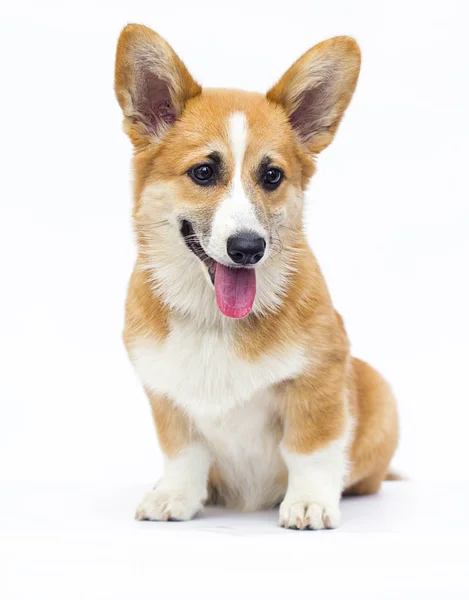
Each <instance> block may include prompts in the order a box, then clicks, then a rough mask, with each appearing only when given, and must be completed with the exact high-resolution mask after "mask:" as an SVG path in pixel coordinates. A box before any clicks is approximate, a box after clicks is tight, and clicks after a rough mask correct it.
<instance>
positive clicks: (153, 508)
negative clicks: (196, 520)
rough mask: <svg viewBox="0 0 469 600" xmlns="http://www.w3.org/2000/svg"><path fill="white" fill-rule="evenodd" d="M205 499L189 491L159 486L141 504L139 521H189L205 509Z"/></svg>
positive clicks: (137, 515) (138, 513)
mask: <svg viewBox="0 0 469 600" xmlns="http://www.w3.org/2000/svg"><path fill="white" fill-rule="evenodd" d="M203 500H204V498H203V497H202V496H201V495H200V494H198V493H195V492H194V491H191V490H187V489H170V488H165V487H164V486H160V485H158V486H157V487H156V488H155V489H154V490H152V491H151V492H149V493H148V494H147V495H146V496H145V497H144V498H143V500H142V502H141V503H140V504H139V506H138V508H137V512H136V513H135V518H136V519H137V521H189V520H190V519H192V517H194V516H195V515H196V514H197V513H198V512H200V511H201V510H202V508H203Z"/></svg>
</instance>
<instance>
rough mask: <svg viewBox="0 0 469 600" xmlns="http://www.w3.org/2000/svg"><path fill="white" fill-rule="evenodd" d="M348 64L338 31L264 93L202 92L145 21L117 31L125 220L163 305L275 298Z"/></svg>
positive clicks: (227, 306)
mask: <svg viewBox="0 0 469 600" xmlns="http://www.w3.org/2000/svg"><path fill="white" fill-rule="evenodd" d="M359 67H360V52H359V49H358V46H357V44H356V43H355V41H354V40H352V39H351V38H347V37H338V38H333V39H331V40H328V41H326V42H323V43H321V44H318V45H317V46H314V47H313V48H311V49H310V50H309V51H308V52H306V53H305V54H304V55H303V56H302V57H301V58H300V59H299V60H297V61H296V62H295V63H294V64H293V65H292V67H291V68H290V69H289V70H288V71H287V72H286V73H285V74H284V75H283V77H282V78H281V79H280V81H279V82H278V83H277V84H276V85H275V86H274V87H273V88H272V89H271V90H270V91H269V92H268V93H267V94H266V95H262V94H257V93H249V92H241V91H234V90H218V89H202V88H201V87H200V86H199V85H198V84H197V83H196V82H195V81H194V79H193V78H192V77H191V75H190V74H189V72H188V71H187V69H186V67H185V66H184V64H183V63H182V61H181V60H180V59H179V57H178V56H177V55H176V54H175V52H174V51H173V50H172V48H171V47H170V46H169V45H168V44H167V43H166V42H165V40H163V39H162V38H161V37H160V36H158V35H157V34H156V33H154V32H153V31H152V30H150V29H148V28H146V27H143V26H140V25H129V26H127V27H126V28H125V29H124V30H123V32H122V34H121V36H120V39H119V43H118V48H117V58H116V78H115V90H116V95H117V99H118V101H119V104H120V106H121V108H122V110H123V113H124V129H125V131H126V132H127V134H128V135H129V137H130V139H131V140H132V143H133V144H134V147H135V158H134V169H135V208H134V219H135V227H136V231H137V236H138V241H139V250H140V255H141V259H142V263H145V265H146V267H147V268H148V269H149V270H150V271H151V273H152V277H153V279H154V281H155V284H156V286H157V287H158V290H159V291H160V292H161V293H162V294H163V297H164V299H165V301H166V302H167V303H168V304H169V305H172V306H176V307H178V308H180V309H181V308H182V309H183V310H186V311H189V310H193V309H196V310H198V311H200V310H205V309H204V308H203V307H204V306H213V305H214V298H216V302H217V304H218V307H219V309H220V311H221V312H222V313H223V314H224V315H226V316H228V317H234V318H242V317H245V316H246V315H247V314H249V312H250V311H251V309H252V308H253V306H254V310H255V311H256V310H257V311H258V312H265V311H268V310H274V309H275V308H276V307H277V306H278V305H279V303H280V302H281V297H282V293H284V291H285V287H286V286H287V283H288V273H289V272H291V269H293V268H294V260H295V251H294V250H295V247H296V245H298V243H299V241H300V240H301V239H302V204H303V200H302V199H303V191H304V189H305V187H306V185H307V182H308V180H309V178H310V177H311V175H312V174H313V172H314V158H315V156H316V155H317V154H318V153H319V152H320V151H321V150H322V149H324V148H325V147H326V146H327V145H328V144H329V143H330V142H331V140H332V138H333V137H334V134H335V131H336V129H337V127H338V125H339V122H340V120H341V118H342V115H343V112H344V110H345V109H346V107H347V105H348V103H349V101H350V98H351V96H352V94H353V91H354V89H355V85H356V81H357V77H358V72H359ZM256 289H257V297H256ZM214 292H215V293H214Z"/></svg>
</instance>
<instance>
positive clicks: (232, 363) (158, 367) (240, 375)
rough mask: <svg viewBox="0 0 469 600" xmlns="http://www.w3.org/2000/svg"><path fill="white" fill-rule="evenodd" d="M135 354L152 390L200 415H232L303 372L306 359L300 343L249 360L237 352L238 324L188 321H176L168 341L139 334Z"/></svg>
mask: <svg viewBox="0 0 469 600" xmlns="http://www.w3.org/2000/svg"><path fill="white" fill-rule="evenodd" d="M130 356H131V360H132V363H133V365H134V367H135V369H136V371H137V373H138V375H139V377H140V379H141V380H142V383H143V384H144V385H145V386H146V387H147V388H148V389H149V390H151V391H153V392H154V393H156V394H165V395H166V396H168V397H169V398H170V399H171V400H172V401H173V402H175V403H176V404H178V405H179V406H181V407H182V408H183V409H184V410H185V411H186V412H187V414H189V415H191V416H192V417H193V418H195V419H206V418H209V419H213V418H219V417H222V416H223V415H226V414H227V413H229V412H230V411H231V410H233V409H234V408H236V407H239V406H241V405H243V404H246V403H247V402H249V401H250V400H251V399H252V398H253V397H254V395H255V394H257V393H259V392H262V391H264V390H267V389H269V388H270V387H271V386H273V385H275V384H277V383H279V382H281V381H284V380H285V379H288V378H289V377H293V376H295V375H297V374H299V373H300V372H301V370H302V369H303V367H304V363H305V358H304V354H303V351H302V349H301V348H299V347H296V348H295V347H292V348H291V349H289V350H288V351H286V350H282V351H279V352H276V353H273V354H269V355H263V356H262V357H261V358H260V359H259V360H257V361H255V362H249V361H247V360H244V359H243V358H240V357H239V356H238V355H237V354H236V352H235V348H234V339H233V332H232V330H229V329H226V330H223V329H217V328H210V329H209V328H207V329H205V328H201V327H200V326H197V325H193V324H192V323H188V322H184V323H173V327H172V330H171V332H170V334H169V336H168V337H167V338H166V339H165V340H164V342H156V341H154V340H151V339H146V338H140V339H138V340H136V341H135V342H134V343H133V344H132V347H131V349H130Z"/></svg>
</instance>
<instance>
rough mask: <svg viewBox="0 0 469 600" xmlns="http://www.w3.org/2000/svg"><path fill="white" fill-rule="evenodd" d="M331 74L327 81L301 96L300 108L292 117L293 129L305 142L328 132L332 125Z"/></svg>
mask: <svg viewBox="0 0 469 600" xmlns="http://www.w3.org/2000/svg"><path fill="white" fill-rule="evenodd" d="M332 78H333V75H332V74H331V75H330V76H329V77H328V78H327V79H325V80H324V81H322V82H321V83H319V84H318V85H316V86H315V87H313V88H310V89H306V90H305V91H304V92H303V93H302V94H301V97H300V98H301V99H300V102H299V104H298V106H297V107H296V108H295V110H294V111H293V112H292V113H291V115H290V122H291V124H292V127H293V128H294V129H295V130H296V131H297V132H298V135H299V136H300V138H301V139H302V140H304V141H310V140H311V139H312V138H313V137H314V136H315V135H316V134H317V133H320V132H321V131H326V130H327V129H328V128H329V127H330V125H331V123H330V120H329V119H328V116H329V114H330V112H331V110H332V108H333V105H334V100H333V95H332V93H331V92H332V87H333V81H332Z"/></svg>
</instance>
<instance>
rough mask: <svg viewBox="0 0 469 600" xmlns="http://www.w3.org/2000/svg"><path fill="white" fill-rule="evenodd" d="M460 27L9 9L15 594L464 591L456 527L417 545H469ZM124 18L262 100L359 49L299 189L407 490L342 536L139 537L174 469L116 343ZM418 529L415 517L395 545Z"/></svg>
mask: <svg viewBox="0 0 469 600" xmlns="http://www.w3.org/2000/svg"><path fill="white" fill-rule="evenodd" d="M467 17H468V15H467V14H465V3H464V2H463V1H462V0H461V2H454V1H446V2H444V3H436V2H432V1H430V0H429V1H426V2H423V1H421V2H420V1H410V0H407V1H405V2H401V1H393V2H377V1H376V0H374V1H372V0H369V1H365V0H362V1H357V0H354V1H353V2H346V1H345V0H344V1H343V2H332V1H331V0H321V1H319V0H316V1H315V0H309V1H304V2H302V1H300V0H289V1H288V2H275V1H273V0H270V1H262V2H260V1H259V2H255V1H254V0H251V1H250V2H240V1H237V2H234V1H233V2H225V1H222V0H218V1H217V2H206V1H202V0H200V1H197V2H195V1H193V2H189V1H187V2H183V1H181V0H174V1H172V2H169V1H165V2H158V1H157V0H154V1H152V2H144V1H143V0H134V1H132V2H131V1H130V0H127V1H125V0H121V1H114V2H104V1H101V2H100V1H97V0H94V1H90V0H82V1H81V2H59V1H56V2H52V1H50V0H49V1H47V0H44V1H41V2H33V1H31V2H19V1H18V0H16V1H10V0H1V4H0V65H1V70H0V77H1V79H0V81H1V85H0V109H1V111H0V114H1V129H0V153H1V157H0V158H1V162H0V165H1V174H0V203H1V204H0V265H1V271H0V275H1V279H0V282H1V293H0V344H1V345H0V486H1V490H0V492H1V493H0V517H3V520H0V527H1V526H2V525H3V527H5V531H4V535H5V537H4V538H3V539H4V542H5V544H4V546H1V544H0V549H1V551H2V552H1V553H0V558H3V559H6V560H5V562H4V563H3V564H4V566H5V565H6V566H5V568H6V569H7V570H8V576H7V577H6V578H4V579H3V582H4V583H3V585H4V586H6V587H5V590H4V591H5V593H6V596H5V595H4V596H3V597H7V598H8V599H9V598H10V597H11V598H23V597H24V598H29V597H33V595H31V594H32V592H30V591H29V587H28V586H29V585H31V586H34V588H33V589H34V597H35V598H42V597H43V596H42V595H41V594H42V593H43V594H44V597H47V598H52V597H54V598H55V596H54V594H55V593H56V594H57V597H58V598H59V597H61V598H63V597H67V598H74V597H75V596H74V595H73V594H76V597H77V598H79V597H80V598H83V597H86V598H108V597H109V598H112V599H113V600H114V599H115V598H121V597H122V598H132V599H133V598H137V597H138V598H143V597H153V595H155V596H157V597H158V594H160V595H162V596H161V597H165V596H164V594H165V593H167V592H168V590H169V592H168V593H169V595H168V596H167V597H168V598H171V597H179V595H178V594H181V597H187V596H188V594H189V591H191V592H193V593H194V594H196V593H197V594H198V593H200V594H201V595H202V594H204V596H205V597H206V596H207V594H208V592H207V588H206V587H204V588H202V587H201V585H202V584H201V578H203V577H207V578H209V579H210V580H211V582H212V583H211V584H210V585H212V591H214V590H215V591H216V594H217V595H221V596H223V595H225V596H226V597H234V595H233V596H231V595H230V594H235V591H236V589H237V588H236V586H235V585H234V584H231V583H230V584H228V578H231V580H232V581H234V580H233V573H234V574H235V575H234V577H235V578H236V577H238V581H239V577H244V578H245V579H244V582H245V583H244V584H243V585H244V593H245V594H247V597H248V598H249V597H250V596H249V590H255V589H256V590H257V589H258V590H259V593H262V594H264V593H267V591H266V590H270V588H269V587H268V586H269V585H271V587H272V589H271V591H270V592H269V593H270V595H271V597H272V596H275V597H277V595H278V597H283V596H284V595H285V594H287V593H288V594H289V593H292V592H293V591H294V590H302V589H303V588H302V587H301V586H302V585H303V586H307V587H306V588H304V589H310V590H311V593H312V592H313V590H314V589H316V590H318V589H319V588H318V586H319V585H322V584H324V585H327V587H325V588H324V589H323V590H322V592H321V595H320V597H321V599H322V598H327V597H329V596H328V595H327V594H330V597H336V596H335V595H334V594H335V593H336V592H337V594H339V593H340V591H341V590H342V587H341V586H347V585H348V583H349V582H355V583H356V585H355V583H354V585H355V587H353V586H352V587H351V588H350V589H349V588H347V587H344V588H343V589H348V592H347V593H348V595H349V596H350V595H351V596H352V597H355V596H354V593H356V594H358V593H360V594H361V597H363V595H364V594H365V595H366V593H367V592H370V594H372V593H373V595H372V597H380V598H385V597H386V598H387V597H389V598H392V597H395V595H394V594H395V593H398V592H399V594H400V595H401V594H402V593H403V589H408V590H409V597H410V598H415V597H416V596H415V593H417V592H418V591H420V592H421V591H422V590H423V589H425V590H426V593H427V597H430V594H432V593H435V594H436V596H435V597H438V593H439V592H438V590H440V589H441V590H443V589H446V591H448V590H452V594H453V595H452V598H459V597H463V591H466V592H467V590H468V586H469V583H468V581H467V578H464V579H463V578H462V575H461V570H460V569H459V562H458V560H459V558H458V557H460V551H462V550H463V549H464V550H466V549H467V542H466V541H465V540H466V539H467V538H462V537H453V533H451V532H452V531H453V530H451V531H450V532H449V533H448V536H449V537H448V538H441V539H439V541H438V543H436V542H435V540H434V542H433V543H434V544H435V547H433V546H431V545H429V542H428V539H427V538H426V537H425V536H426V535H427V534H429V532H432V531H433V534H432V535H437V532H438V531H439V530H440V534H439V535H444V530H445V527H447V526H448V523H452V524H453V525H454V527H455V530H454V531H457V530H458V529H460V530H462V531H464V530H466V531H467V529H468V520H467V516H466V514H465V513H466V511H467V500H469V498H468V497H467V490H468V486H469V469H468V468H467V459H468V456H469V436H468V435H467V422H468V418H469V407H468V402H469V392H468V384H467V380H468V376H467V373H468V359H469V342H468V340H469V320H468V317H467V307H468V304H469V292H468V272H469V261H468V259H469V242H468V226H469V202H468V200H469V194H468V191H469V190H468V183H467V179H468V177H467V161H468V141H469V118H468V105H469V79H468V72H469V69H468V57H469V51H468V42H467ZM128 22H140V23H144V24H146V25H148V26H150V27H152V28H154V29H155V30H157V31H158V32H159V33H160V34H161V35H163V36H164V37H166V38H167V39H168V40H169V42H170V43H171V45H173V47H174V48H175V49H176V51H177V52H178V53H179V54H180V56H181V57H182V59H183V60H184V61H185V62H186V64H187V66H188V67H189V69H190V71H191V72H192V74H193V75H194V76H195V78H196V79H198V80H199V81H200V82H201V83H202V84H203V85H207V86H211V87H214V86H226V87H240V88H247V89H253V90H257V91H264V90H267V89H268V88H269V87H270V85H272V84H273V83H274V82H275V80H276V79H277V78H278V77H279V76H280V75H281V74H282V73H283V72H284V70H285V69H286V68H287V67H288V66H289V65H290V64H291V63H292V62H293V61H294V60H295V59H296V58H298V57H299V55H300V54H301V53H303V52H304V51H305V50H306V49H308V48H309V47H310V46H312V45H313V44H315V43H316V42H319V41H321V40H323V39H325V38H327V37H332V36H334V35H339V34H348V35H352V36H354V37H355V38H356V39H357V41H358V42H359V44H360V46H361V48H362V53H363V67H362V72H361V76H360V80H359V84H358V88H357V92H356V95H355V97H354V99H353V101H352V104H351V106H350V108H349V110H348V112H347V114H346V116H345V119H344V121H343V123H342V125H341V127H340V129H339V132H338V135H337V137H336V140H335V141H334V143H333V144H332V146H331V147H330V148H329V149H328V150H326V151H325V152H324V153H323V155H322V156H321V157H320V159H319V168H318V172H317V175H316V176H315V178H314V181H313V183H312V185H311V187H310V190H309V192H308V215H307V229H308V233H309V237H310V241H311V244H312V247H313V250H314V251H315V253H316V255H317V256H318V258H319V261H320V264H321V265H322V268H323V271H324V274H325V276H326V280H327V282H328V284H329V286H330V289H331V292H332V296H333V299H334V301H335V304H336V307H337V308H338V310H339V311H340V312H341V313H342V315H343V317H344V319H345V323H346V326H347V329H348V332H349V335H350V338H351V340H352V346H353V350H354V353H355V354H356V355H357V356H359V357H361V358H364V359H366V360H368V361H370V362H371V363H372V364H373V365H375V366H376V367H377V368H379V369H380V370H381V371H382V372H383V373H384V374H385V376H386V377H387V378H388V379H389V380H390V382H391V383H392V385H393V387H394V390H395V392H396V394H397V397H398V402H399V410H400V414H401V420H402V441H401V445H400V448H399V451H398V454H397V455H396V459H395V462H394V464H395V465H396V466H397V467H398V468H399V469H400V470H401V471H403V472H404V473H406V474H407V475H408V476H410V477H411V478H412V480H413V483H412V484H388V485H387V486H386V488H385V490H384V492H383V494H382V495H381V497H380V498H379V499H374V500H373V499H371V500H365V501H363V503H362V504H361V505H360V504H355V503H353V504H350V503H349V504H348V505H346V507H345V513H346V514H348V515H349V517H350V518H352V517H353V519H354V521H353V523H354V525H353V527H352V529H351V530H350V529H349V530H347V525H346V524H345V525H344V528H343V530H342V533H339V532H334V533H329V534H328V535H329V537H327V535H322V534H319V536H316V537H313V538H312V537H309V538H308V534H306V537H305V535H304V534H297V535H296V537H295V536H293V537H292V536H291V535H290V534H289V533H288V532H282V535H281V534H280V533H279V532H278V530H277V529H275V527H274V526H275V520H276V517H275V515H274V514H273V513H272V514H264V515H258V516H256V515H249V516H246V517H241V516H231V517H230V516H228V515H226V514H223V513H222V514H219V513H215V514H214V516H212V517H211V519H212V521H211V520H210V519H208V520H207V521H206V523H208V524H209V523H212V525H213V522H216V523H217V525H213V528H223V527H227V530H228V529H229V532H231V533H235V534H236V533H239V534H245V535H242V536H241V537H235V538H234V537H233V536H231V537H230V536H229V535H228V534H227V533H225V534H224V535H218V536H216V535H213V533H212V534H210V533H209V532H210V527H211V526H209V525H206V526H204V524H203V523H204V522H203V521H202V520H200V521H198V522H195V525H193V524H192V525H191V526H180V525H178V524H176V525H175V526H174V525H171V524H169V527H171V526H173V529H172V530H170V529H168V527H166V528H162V527H160V526H159V525H155V524H136V523H134V522H133V521H132V515H133V510H134V508H135V506H136V504H137V502H138V500H139V496H140V494H142V493H143V492H144V491H145V490H146V488H147V487H149V486H150V485H151V484H152V483H153V482H154V481H155V480H156V479H157V478H158V476H159V474H160V472H161V457H160V454H159V451H158V448H157V443H156V438H155V435H154V432H153V425H152V422H151V418H150V411H149V408H148V406H147V402H146V399H145V397H144V395H143V393H142V391H141V389H140V386H139V384H138V382H137V380H136V377H135V376H134V374H133V372H132V370H131V367H130V364H129V363H128V361H127V358H126V355H125V352H124V349H123V346H122V343H121V338H120V336H121V330H122V323H123V303H124V298H125V291H126V285H127V279H128V276H129V273H130V271H131V268H132V264H133V259H134V252H135V249H134V245H133V239H132V233H131V227H130V218H129V217H130V209H131V196H130V180H131V174H130V168H129V167H130V155H131V147H130V143H129V142H128V140H127V138H126V137H125V136H124V134H123V133H122V131H121V115H120V110H119V108H118V105H117V103H116V101H115V99H114V94H113V60H114V52H115V44H116V41H117V37H118V34H119V31H120V29H121V28H122V27H123V26H124V25H125V24H126V23H128ZM393 486H394V487H393ZM395 486H397V487H395ZM399 486H401V487H399ZM396 490H400V491H396ZM404 490H405V491H404ZM383 502H384V508H383V504H382V503H383ZM379 503H381V504H379ZM360 506H362V507H363V512H361V509H360ZM371 514H372V515H373V519H372V520H371V521H369V522H367V524H364V520H365V519H366V517H367V516H368V517H369V516H370V515H371ZM410 515H413V516H415V515H419V517H420V521H419V523H420V525H419V526H418V527H417V528H416V529H415V531H414V532H413V533H414V535H413V537H412V535H411V534H409V536H410V537H405V535H406V534H405V531H409V528H410V530H412V522H413V518H411V517H410ZM385 517H386V518H387V519H388V521H386V522H387V525H386V526H383V525H382V521H383V519H385ZM423 517H425V518H423ZM213 519H214V520H215V521H213ZM70 523H71V524H72V525H70ZM227 523H229V524H230V526H229V527H228V526H227ZM349 523H350V521H349ZM73 524H74V525H73ZM404 525H405V526H404ZM67 527H70V529H69V530H68V529H67ZM178 527H179V530H177V529H176V528H178ZM181 527H185V528H184V529H181ZM349 527H350V525H349ZM383 527H384V529H383ZM204 529H207V531H204ZM441 530H443V532H441ZM217 531H219V529H217ZM344 531H345V532H347V531H349V532H353V533H354V535H355V537H353V536H352V537H350V536H345V535H344V533H343V532H344ZM364 532H366V534H367V535H364ZM397 532H400V533H399V534H398V533H397ZM269 533H272V536H273V537H269V536H268V534H269ZM274 533H275V534H276V535H275V536H274V535H273V534H274ZM283 533H284V534H285V535H283ZM411 533H412V532H411ZM263 535H264V536H267V537H265V538H264V537H262V536H263ZM313 536H314V534H313ZM334 536H335V537H334ZM383 536H384V537H383ZM386 536H387V537H386ZM396 536H397V537H396ZM399 536H401V537H399ZM402 536H404V537H402ZM264 539H267V540H268V543H265V542H263V540H264ZM274 539H275V540H276V541H277V542H276V545H274V546H272V543H271V540H274ZM0 540H1V531H0ZM125 540H126V541H125ZM162 540H164V543H163V542H162ZM309 540H311V541H309ZM312 540H314V541H312ZM337 540H338V541H339V544H338V547H337V545H335V544H336V542H335V541H337ZM442 540H444V543H443V541H442ZM370 543H371V546H372V548H371V549H370V546H369V544H370ZM308 544H310V545H311V546H308ZM445 544H447V545H445ZM306 546H308V547H309V548H310V552H311V554H310V553H309V552H307V548H306ZM305 548H306V549H305ZM373 548H374V549H375V550H376V552H375V550H373ZM436 548H438V550H436ZM130 549H131V550H130ZM182 549H183V550H182ZM357 549H361V551H362V552H363V556H364V557H365V556H366V560H365V559H364V562H360V558H359V556H360V552H358V551H357ZM377 549H380V550H382V552H383V554H379V552H378V550H377ZM313 550H314V552H316V554H313ZM305 552H306V554H305ZM357 552H358V554H357ZM426 552H427V553H428V556H427V554H426ZM249 553H250V554H249ZM440 553H441V556H440ZM351 554H352V555H353V558H351ZM309 556H311V560H309V558H308V557H309ZM417 556H418V557H419V559H418V560H417V559H416V557H417ZM249 557H251V558H249ZM445 557H446V559H445ZM243 558H244V563H243V564H241V562H240V561H242V559H243ZM186 559H187V560H186ZM248 559H249V560H248ZM445 560H446V562H445ZM185 561H186V562H185ZM318 561H319V562H318ZM409 561H414V562H411V563H409ZM415 561H417V563H418V564H417V563H416V562H415ZM418 561H420V562H418ZM365 563H366V565H369V566H370V570H371V574H370V572H368V569H367V573H366V576H365V575H363V578H361V577H359V575H360V573H361V571H360V568H362V569H364V568H365V567H364V564H365ZM410 564H412V569H411V568H410V567H409V565H410ZM437 564H438V565H439V568H440V571H441V572H440V571H438V567H437ZM100 565H101V566H100ZM315 565H316V567H315ZM318 565H320V568H318ZM254 566H256V568H253V567H254ZM339 567H340V568H339ZM0 569H1V566H0ZM204 569H205V570H204ZM269 569H270V570H269ZM383 569H384V570H383ZM441 569H442V570H441ZM173 570H174V573H173ZM116 573H117V574H120V576H116ZM164 574H166V576H167V577H165V576H164ZM168 574H171V578H169V575H168ZM186 574H190V577H186ZM340 574H342V575H340ZM427 575H428V577H427ZM430 575H432V577H433V578H432V577H430ZM362 579H366V581H367V582H368V585H369V587H368V588H367V587H366V586H365V589H364V586H363V583H362ZM175 581H177V582H178V585H175ZM425 581H426V583H424V582H425ZM28 582H30V583H28ZM197 582H198V584H199V588H197V585H196V583H197ZM321 582H322V583H321ZM1 585H2V584H0V586H1ZM189 585H190V586H191V587H188V586H189ZM206 585H209V584H208V583H207V584H206ZM54 586H55V587H54ZM80 586H81V587H80ZM165 586H171V587H169V588H166V587H165ZM213 586H214V588H213ZM376 586H378V587H376ZM380 586H381V587H380ZM393 586H394V587H393ZM413 586H414V587H413ZM425 586H427V587H425ZM438 586H440V587H438ZM0 589H2V588H1V587H0ZM64 589H66V590H67V592H66V593H65V592H64ZM321 589H322V588H321ZM376 590H379V593H378V592H377V591H376ZM412 590H413V591H412ZM303 591H304V590H303ZM163 592H164V593H163ZM387 594H389V596H388V595H387ZM412 594H414V595H412ZM459 594H461V596H459ZM357 597H358V596H357ZM370 597H371V596H370Z"/></svg>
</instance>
